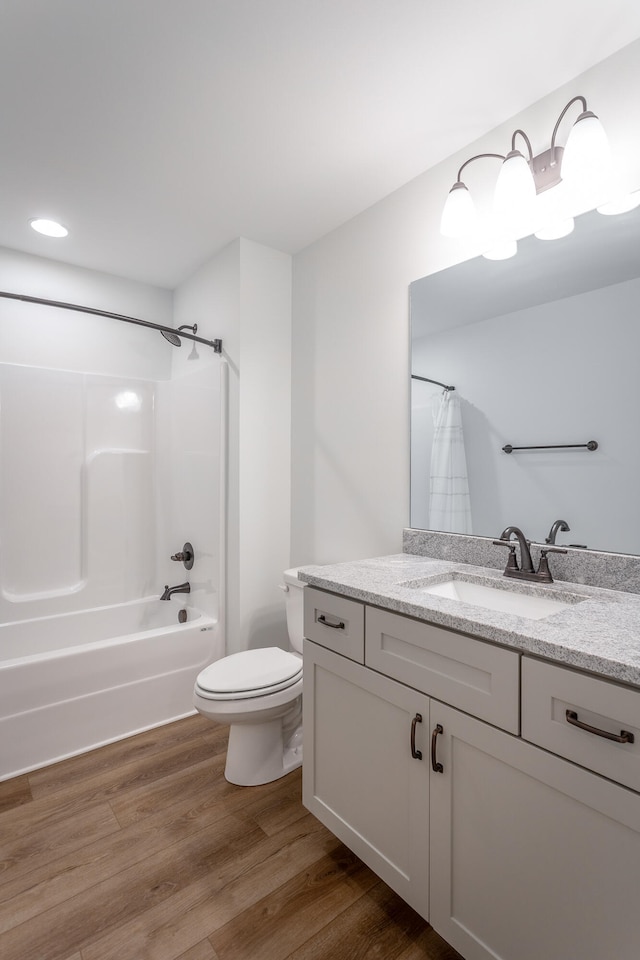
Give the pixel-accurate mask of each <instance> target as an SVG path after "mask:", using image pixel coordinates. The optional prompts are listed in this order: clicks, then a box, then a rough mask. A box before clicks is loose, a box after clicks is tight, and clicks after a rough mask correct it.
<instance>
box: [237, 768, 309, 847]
mask: <svg viewBox="0 0 640 960" xmlns="http://www.w3.org/2000/svg"><path fill="white" fill-rule="evenodd" d="M287 781H288V784H287V787H286V790H285V788H283V787H281V786H278V787H277V788H276V789H274V790H273V791H271V792H270V793H268V794H265V795H262V796H260V797H257V798H256V799H255V800H250V801H249V802H248V803H247V804H246V805H245V806H244V807H243V813H244V814H245V815H246V816H249V817H251V818H252V819H253V820H255V822H256V823H257V824H258V826H259V827H261V828H262V829H263V830H264V832H265V833H267V834H269V836H273V835H274V834H276V833H278V831H280V830H282V828H283V827H286V826H289V824H291V823H295V821H296V820H299V819H300V818H301V817H304V816H306V813H307V811H306V810H305V808H304V807H303V806H302V802H301V800H302V770H294V771H293V772H292V773H290V774H289V775H288V777H287Z"/></svg>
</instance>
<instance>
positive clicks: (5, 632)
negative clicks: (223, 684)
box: [0, 597, 224, 780]
mask: <svg viewBox="0 0 640 960" xmlns="http://www.w3.org/2000/svg"><path fill="white" fill-rule="evenodd" d="M179 600H180V598H178V597H174V598H172V599H171V600H170V601H168V602H167V601H164V602H162V601H160V600H158V598H157V597H153V598H147V599H145V600H137V601H135V602H133V603H124V604H120V605H118V606H113V607H102V608H100V609H96V610H84V611H80V612H78V613H69V614H64V615H62V616H58V617H42V618H40V619H37V620H24V621H19V622H15V623H6V624H2V625H0V780H6V779H7V778H8V777H13V776H16V775H18V774H20V773H26V772H27V771H29V770H34V769H36V768H37V767H41V766H45V765H46V764H49V763H53V762H55V761H56V760H62V759H64V758H65V757H69V756H73V755H74V754H77V753H83V752H84V751H86V750H91V749H93V748H94V747H97V746H100V745H101V744H104V743H110V742H111V741H113V740H119V739H121V738H123V737H127V736H131V735H132V734H134V733H139V732H140V731H141V730H146V729H149V728H150V727H155V726H159V725H160V724H162V723H168V722H169V721H171V720H176V719H178V718H179V717H184V716H187V715H188V714H191V713H193V712H194V708H193V684H194V681H195V678H196V676H197V674H198V672H199V671H200V670H201V669H202V668H203V666H205V665H206V664H208V663H211V662H212V661H213V660H217V659H218V658H219V657H221V656H223V654H224V650H223V646H224V644H223V639H222V638H221V637H220V635H219V630H218V626H217V624H216V621H215V619H213V618H212V617H209V616H207V615H205V614H202V613H200V612H199V611H197V610H193V609H188V620H187V622H186V623H183V624H181V623H178V612H179V611H180V610H181V609H183V603H181V602H179Z"/></svg>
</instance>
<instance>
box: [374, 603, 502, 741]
mask: <svg viewBox="0 0 640 960" xmlns="http://www.w3.org/2000/svg"><path fill="white" fill-rule="evenodd" d="M365 663H366V665H367V666H368V667H371V668H372V669H374V670H378V671H379V672H380V673H384V674H385V675H386V676H388V677H393V678H394V679H396V680H400V682H401V683H406V684H408V685H409V686H410V687H413V688H414V689H416V690H420V691H422V692H423V693H426V694H427V695H428V696H430V697H434V698H435V699H436V700H442V701H444V702H445V703H449V704H451V705H452V706H454V707H458V708H459V709H460V710H464V711H465V712H466V713H471V714H473V716H474V717H478V718H479V719H481V720H486V721H488V722H489V723H493V724H495V726H497V727H502V729H503V730H507V731H508V732H509V733H516V734H517V733H518V731H519V706H520V697H519V694H520V669H519V655H518V654H517V653H514V652H513V651H512V650H504V649H501V648H500V647H495V646H493V645H492V644H490V643H485V642H484V641H482V640H475V639H474V638H473V637H467V636H464V635H463V634H460V633H455V632H454V631H452V630H445V629H444V628H442V627H436V626H434V625H433V624H430V623H422V622H421V621H419V620H412V619H411V618H409V617H404V616H401V615H400V614H397V613H390V612H389V611H388V610H378V609H377V608H376V607H367V608H366V646H365Z"/></svg>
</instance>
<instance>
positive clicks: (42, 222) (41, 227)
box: [29, 217, 69, 237]
mask: <svg viewBox="0 0 640 960" xmlns="http://www.w3.org/2000/svg"><path fill="white" fill-rule="evenodd" d="M29 224H30V225H31V228H32V229H33V230H35V231H36V233H42V234H44V236H45V237H66V236H68V235H69V231H68V230H67V228H66V227H63V226H62V224H61V223H58V222H57V221H56V220H46V219H43V218H42V217H33V218H32V219H31V220H29Z"/></svg>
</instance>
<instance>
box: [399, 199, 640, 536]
mask: <svg viewBox="0 0 640 960" xmlns="http://www.w3.org/2000/svg"><path fill="white" fill-rule="evenodd" d="M518 246H519V250H518V254H517V256H516V257H514V258H513V259H511V260H503V261H490V260H487V259H485V258H483V257H478V258H476V259H475V260H470V261H467V262H465V263H461V264H458V265H457V266H454V267H451V268H449V269H448V270H443V271H442V272H440V273H437V274H432V275H431V276H428V277H423V278H422V279H420V280H416V281H415V282H414V283H412V284H411V287H410V308H411V363H412V366H411V374H412V381H411V397H412V400H411V406H412V408H411V526H412V527H418V528H422V529H440V530H442V529H444V525H443V524H442V523H441V522H440V523H437V522H436V523H435V524H434V523H433V522H431V521H430V511H429V493H430V474H431V465H432V447H433V439H434V410H435V409H436V407H437V405H438V404H440V403H441V397H442V393H443V391H442V388H441V387H439V386H436V385H434V384H430V383H426V382H424V380H420V379H416V378H418V377H424V378H429V379H432V380H437V381H440V382H441V383H444V384H447V385H452V386H454V387H455V391H456V395H457V397H459V400H460V412H461V419H462V432H463V437H464V451H465V456H466V468H467V476H468V488H469V500H470V509H471V530H470V531H469V532H471V533H473V534H475V535H477V536H485V537H497V536H499V534H500V533H501V531H502V530H503V529H504V528H505V527H506V526H508V525H510V524H515V525H517V526H519V527H521V528H522V529H523V530H524V532H525V534H526V536H527V537H528V538H530V539H531V540H534V541H536V542H544V540H545V538H546V537H547V536H548V534H549V532H550V528H551V526H552V524H553V522H554V521H556V520H559V519H562V520H565V521H566V522H567V524H568V526H569V528H570V530H569V531H567V532H564V531H561V532H559V533H558V535H557V544H558V546H563V545H564V546H567V545H576V546H583V547H587V548H591V549H596V550H608V551H612V552H620V553H633V554H640V495H639V492H640V482H639V481H640V418H639V412H640V375H639V371H638V366H639V364H640V209H636V210H634V211H631V212H628V213H625V214H620V215H618V216H602V215H600V214H598V213H597V212H595V211H594V212H592V213H587V214H584V215H583V216H582V217H580V218H578V219H577V220H576V225H575V229H574V231H573V233H571V234H570V235H569V236H567V237H564V238H563V239H560V240H553V241H542V240H538V239H536V238H535V237H527V238H525V239H524V240H522V241H520V242H519V244H518ZM591 441H595V443H596V444H597V446H596V447H595V449H593V448H589V446H587V444H590V443H591ZM509 446H511V447H512V448H513V449H512V452H506V451H505V448H507V450H508V448H509ZM518 448H520V449H518ZM522 448H524V449H522ZM449 529H452V528H451V527H450V528H449Z"/></svg>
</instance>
